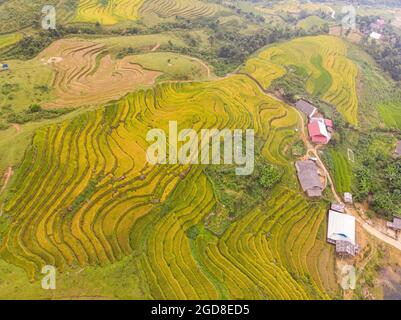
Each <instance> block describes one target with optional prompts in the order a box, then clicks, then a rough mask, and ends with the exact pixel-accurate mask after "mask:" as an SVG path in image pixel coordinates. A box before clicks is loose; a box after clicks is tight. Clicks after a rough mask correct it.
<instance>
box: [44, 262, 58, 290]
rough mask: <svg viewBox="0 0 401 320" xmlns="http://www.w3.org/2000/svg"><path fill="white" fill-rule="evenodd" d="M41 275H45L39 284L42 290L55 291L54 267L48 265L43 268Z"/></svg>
mask: <svg viewBox="0 0 401 320" xmlns="http://www.w3.org/2000/svg"><path fill="white" fill-rule="evenodd" d="M42 274H44V275H45V276H44V277H43V278H42V282H41V285H42V289H44V290H56V267H54V266H50V265H47V266H44V267H43V268H42Z"/></svg>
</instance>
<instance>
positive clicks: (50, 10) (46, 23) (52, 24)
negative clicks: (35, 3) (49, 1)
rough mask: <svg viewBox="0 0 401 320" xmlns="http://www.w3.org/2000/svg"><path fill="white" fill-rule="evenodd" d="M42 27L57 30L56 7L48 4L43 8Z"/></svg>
mask: <svg viewBox="0 0 401 320" xmlns="http://www.w3.org/2000/svg"><path fill="white" fill-rule="evenodd" d="M42 28H43V29H44V30H56V8H55V7H54V6H51V5H46V6H44V7H43V8H42Z"/></svg>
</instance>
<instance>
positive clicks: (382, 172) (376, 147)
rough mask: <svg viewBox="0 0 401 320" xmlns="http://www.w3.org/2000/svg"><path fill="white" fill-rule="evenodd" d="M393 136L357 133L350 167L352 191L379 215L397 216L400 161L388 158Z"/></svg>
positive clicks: (400, 206) (399, 212)
mask: <svg viewBox="0 0 401 320" xmlns="http://www.w3.org/2000/svg"><path fill="white" fill-rule="evenodd" d="M393 150H394V140H393V139H392V138H391V137H388V136H387V137H386V136H385V135H377V134H369V135H361V136H360V138H359V141H358V149H357V151H356V152H357V154H358V163H357V165H356V166H355V168H354V175H355V179H354V188H353V189H354V194H355V197H356V199H357V200H358V201H368V202H369V204H370V205H371V207H372V209H373V210H374V211H375V212H377V213H378V214H380V215H383V216H385V217H387V218H391V217H392V216H393V215H399V216H401V202H400V201H399V200H400V197H401V184H400V182H401V161H400V159H398V160H397V159H392V158H391V157H390V155H391V154H392V152H393Z"/></svg>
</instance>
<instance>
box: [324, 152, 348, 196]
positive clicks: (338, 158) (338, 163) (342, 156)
mask: <svg viewBox="0 0 401 320" xmlns="http://www.w3.org/2000/svg"><path fill="white" fill-rule="evenodd" d="M325 160H326V163H327V164H328V166H329V168H330V169H331V172H333V173H334V175H333V177H334V184H335V187H336V190H337V191H338V192H339V193H340V194H342V193H344V192H350V191H351V185H352V183H351V179H352V166H351V164H350V162H349V160H348V156H347V152H346V151H343V150H341V151H340V150H336V149H334V148H330V149H329V150H328V151H327V152H326V155H325Z"/></svg>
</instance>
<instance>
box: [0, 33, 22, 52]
mask: <svg viewBox="0 0 401 320" xmlns="http://www.w3.org/2000/svg"><path fill="white" fill-rule="evenodd" d="M21 38H22V36H21V34H19V33H12V34H3V35H0V49H3V48H6V47H8V46H11V45H13V44H14V43H17V42H18V41H19V40H21Z"/></svg>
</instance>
